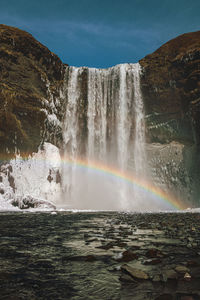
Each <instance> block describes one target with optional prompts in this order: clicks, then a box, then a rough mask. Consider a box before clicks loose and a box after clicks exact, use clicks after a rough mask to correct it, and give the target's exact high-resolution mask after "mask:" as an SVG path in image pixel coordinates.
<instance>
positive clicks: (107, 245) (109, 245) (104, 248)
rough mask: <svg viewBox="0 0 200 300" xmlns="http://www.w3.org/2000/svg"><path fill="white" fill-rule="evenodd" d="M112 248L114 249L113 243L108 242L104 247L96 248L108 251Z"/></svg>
mask: <svg viewBox="0 0 200 300" xmlns="http://www.w3.org/2000/svg"><path fill="white" fill-rule="evenodd" d="M113 247H114V242H109V243H107V244H105V245H102V246H98V247H96V248H99V249H103V250H109V249H111V248H113Z"/></svg>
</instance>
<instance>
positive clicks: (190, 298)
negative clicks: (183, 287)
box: [180, 296, 195, 300]
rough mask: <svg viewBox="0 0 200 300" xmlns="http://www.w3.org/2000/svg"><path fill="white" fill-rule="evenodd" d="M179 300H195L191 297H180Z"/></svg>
mask: <svg viewBox="0 0 200 300" xmlns="http://www.w3.org/2000/svg"><path fill="white" fill-rule="evenodd" d="M180 300H195V298H193V296H181V298H180Z"/></svg>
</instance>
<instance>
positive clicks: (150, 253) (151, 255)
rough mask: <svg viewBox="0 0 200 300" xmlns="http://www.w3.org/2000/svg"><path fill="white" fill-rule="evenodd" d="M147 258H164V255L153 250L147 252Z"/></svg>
mask: <svg viewBox="0 0 200 300" xmlns="http://www.w3.org/2000/svg"><path fill="white" fill-rule="evenodd" d="M146 256H147V257H148V258H158V257H163V256H164V255H163V253H162V252H161V251H160V250H158V249H154V248H152V249H149V250H148V251H147V252H146Z"/></svg>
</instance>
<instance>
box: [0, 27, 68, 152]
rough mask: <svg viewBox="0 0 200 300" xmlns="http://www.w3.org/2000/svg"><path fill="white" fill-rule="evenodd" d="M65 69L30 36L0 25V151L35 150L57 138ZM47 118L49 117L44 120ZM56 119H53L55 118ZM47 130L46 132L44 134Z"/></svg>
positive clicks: (58, 60) (59, 61) (57, 59)
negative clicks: (42, 142)
mask: <svg viewBox="0 0 200 300" xmlns="http://www.w3.org/2000/svg"><path fill="white" fill-rule="evenodd" d="M63 76H64V66H63V64H62V62H61V60H60V59H59V58H58V57H57V56H56V55H55V54H53V53H52V52H50V51H49V50H48V49H47V48H46V47H45V46H43V45H42V44H40V43H39V42H38V41H37V40H35V39H34V38H33V37H32V36H31V35H30V34H29V33H27V32H25V31H22V30H19V29H17V28H13V27H9V26H6V25H0V152H1V153H2V154H3V156H12V154H13V153H14V152H15V151H17V150H20V151H23V152H24V151H25V152H33V151H36V150H37V148H38V146H39V144H40V143H41V141H42V140H43V139H44V138H45V139H46V140H49V141H52V140H54V139H55V135H59V134H60V131H59V128H58V127H59V121H60V120H61V117H62V116H61V113H62V110H61V108H60V107H59V105H60V103H59V101H56V99H57V98H58V97H60V95H59V91H60V87H61V85H62V82H63ZM47 116H48V117H47ZM55 116H56V117H55ZM47 128H48V130H49V132H48V134H47Z"/></svg>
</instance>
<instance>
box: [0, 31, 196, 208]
mask: <svg viewBox="0 0 200 300" xmlns="http://www.w3.org/2000/svg"><path fill="white" fill-rule="evenodd" d="M0 39H1V57H0V59H1V72H0V76H1V94H0V97H1V100H2V101H1V104H0V105H1V106H0V116H1V118H0V147H1V156H2V161H1V170H0V172H1V174H0V175H1V177H0V180H1V183H0V184H1V187H0V188H1V200H2V202H3V203H4V205H5V206H6V205H7V204H9V205H13V204H14V205H17V206H19V207H21V208H26V207H29V206H30V207H34V206H35V205H39V206H40V205H41V206H42V205H44V206H45V205H47V206H48V207H49V205H50V207H54V205H56V206H57V207H60V208H65V209H66V208H70V209H73V208H76V209H97V210H99V209H103V210H110V209H113V210H129V211H131V210H133V211H134V210H139V211H141V210H160V209H161V210H168V209H174V207H173V206H172V204H170V203H169V202H170V201H163V200H162V201H161V200H160V198H159V193H161V191H162V192H163V193H164V196H163V197H164V198H166V197H167V196H166V195H167V194H169V195H170V194H171V196H168V197H169V198H170V199H181V201H182V202H183V203H185V204H182V207H185V208H186V207H187V206H188V207H198V206H199V186H200V185H199V178H200V176H199V167H198V166H199V130H198V129H199V98H198V95H199V79H198V78H199V77H198V75H199V61H200V52H199V51H200V50H199V40H200V32H195V33H189V34H185V35H182V36H180V37H177V38H176V39H174V40H172V41H169V42H168V43H166V44H165V45H163V46H162V47H161V48H159V49H158V50H157V51H156V52H154V53H153V54H151V55H148V56H146V57H145V58H144V59H142V60H141V61H140V62H139V63H137V64H122V65H117V66H115V67H112V68H109V69H105V70H103V69H92V68H87V67H82V68H76V67H70V66H67V65H64V64H63V63H62V62H61V61H60V59H59V58H58V57H57V56H56V55H55V54H53V53H51V52H50V51H49V50H48V49H47V48H46V47H44V46H43V45H41V44H40V43H39V42H37V41H36V40H35V39H34V38H33V37H32V36H31V35H29V34H28V33H26V32H23V31H21V30H19V29H16V28H12V27H8V26H5V25H1V26H0ZM38 147H39V151H38ZM37 151H38V152H37ZM32 153H33V154H32ZM30 154H31V155H32V157H29V158H28V155H30ZM15 155H17V158H16V160H15V159H13V158H14V156H15ZM10 159H12V160H11V161H10ZM84 165H85V167H84ZM106 168H107V169H106ZM113 169H115V171H109V170H113ZM113 173H115V175H114V174H113ZM116 173H117V175H116ZM119 173H120V174H121V175H120V174H119ZM24 174H26V176H25V180H24V178H23V176H24ZM119 175H120V176H121V177H124V178H125V179H119V177H120V176H119ZM117 176H118V178H117ZM130 176H131V177H133V178H132V179H131V180H132V183H131V184H128V183H127V179H126V178H127V177H130ZM134 178H136V179H137V180H138V181H139V183H137V182H136V179H134ZM146 181H147V182H148V184H146V183H145V182H146ZM149 182H151V183H149ZM152 186H155V187H156V189H158V191H157V192H152V190H153V188H152ZM154 189H155V188H154ZM161 198H162V197H161ZM133 199H134V200H133ZM49 201H50V202H49ZM174 201H175V202H177V203H176V205H177V206H180V204H179V202H178V201H177V200H171V202H174ZM51 202H52V203H53V204H51ZM6 203H7V204H6ZM34 203H39V204H34ZM5 206H4V207H5Z"/></svg>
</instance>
